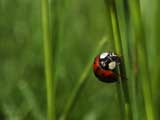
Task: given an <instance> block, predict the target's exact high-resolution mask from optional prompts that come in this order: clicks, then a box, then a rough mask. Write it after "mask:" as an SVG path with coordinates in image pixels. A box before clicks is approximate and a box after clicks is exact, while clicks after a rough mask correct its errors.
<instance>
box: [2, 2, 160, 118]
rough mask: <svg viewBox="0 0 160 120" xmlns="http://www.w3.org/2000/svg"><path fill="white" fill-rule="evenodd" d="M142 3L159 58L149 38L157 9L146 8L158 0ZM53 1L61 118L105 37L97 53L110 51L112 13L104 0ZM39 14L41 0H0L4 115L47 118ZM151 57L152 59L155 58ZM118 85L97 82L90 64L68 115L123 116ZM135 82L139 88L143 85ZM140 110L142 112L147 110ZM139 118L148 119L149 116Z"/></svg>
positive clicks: (148, 31)
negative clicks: (70, 97)
mask: <svg viewBox="0 0 160 120" xmlns="http://www.w3.org/2000/svg"><path fill="white" fill-rule="evenodd" d="M141 2H142V6H141V7H142V13H143V18H144V21H145V22H144V26H145V30H146V33H151V34H147V35H148V36H147V35H146V36H147V41H148V42H147V45H148V48H149V49H148V50H149V53H151V55H152V56H153V57H154V58H155V56H154V55H153V54H152V53H153V52H154V50H153V51H152V50H151V49H150V48H153V46H152V45H153V44H150V43H152V41H151V39H152V38H153V36H156V35H157V34H156V33H155V34H156V35H155V34H153V33H152V32H154V27H155V25H153V24H152V23H153V21H154V20H152V19H151V18H153V17H154V15H155V14H154V15H153V13H154V9H152V10H151V11H150V9H147V8H150V6H149V5H151V8H154V6H155V4H150V3H149V2H146V1H145V0H141ZM50 4H51V7H52V8H51V15H52V16H53V18H54V19H53V20H54V22H53V23H54V24H53V30H54V32H53V31H52V32H53V33H52V34H53V36H54V38H55V39H56V41H58V42H57V43H56V45H55V46H56V47H57V53H58V54H57V56H56V57H57V58H56V59H57V61H56V67H55V72H56V117H57V120H58V119H59V118H60V116H61V114H62V112H63V110H64V106H65V105H66V101H67V100H68V98H69V96H70V93H71V92H72V90H73V87H74V86H75V85H76V84H77V82H78V79H79V77H80V76H81V74H82V72H83V71H84V68H85V66H86V65H87V64H88V62H89V61H90V59H93V58H94V56H93V55H94V54H93V53H96V49H97V46H98V44H99V42H100V41H101V40H102V39H105V40H106V43H105V44H104V45H103V47H102V48H101V50H100V51H99V52H102V51H106V50H110V51H112V50H113V49H114V47H113V46H114V44H113V35H112V29H111V21H110V13H109V11H108V9H106V6H105V4H104V1H103V0H54V1H52V3H50ZM118 9H121V8H118ZM55 13H56V14H55ZM152 15H153V16H152ZM150 16H152V17H150ZM155 16H156V15H155ZM41 18H42V16H41V2H40V1H39V0H23V1H22V0H0V63H1V66H0V120H47V108H46V106H47V99H46V85H45V84H46V83H45V73H44V50H43V37H42V35H43V32H42V22H41ZM156 29H158V28H156ZM122 32H124V31H122ZM156 38H158V37H157V36H156V37H155V39H156ZM130 44H132V43H130ZM150 50H151V51H150ZM131 53H133V51H132V52H131ZM130 56H131V57H133V56H132V55H130ZM158 58H159V57H158ZM148 60H149V63H151V64H152V62H151V58H148ZM151 68H152V66H151ZM153 68H154V67H153ZM137 83H138V82H137V81H136V84H137ZM157 83H159V82H157V81H156V82H154V83H153V86H154V85H155V86H156V87H155V88H154V87H153V88H152V89H154V90H155V91H156V92H154V90H153V92H154V93H153V94H154V95H155V96H156V97H155V99H154V103H155V106H156V105H157V106H159V104H158V103H159V102H158V98H159V97H160V94H159V93H157V90H158V89H157V88H158V85H159V84H157ZM115 84H116V83H113V84H104V83H101V82H99V81H98V80H97V79H96V78H95V76H94V75H93V73H92V69H91V68H90V72H89V75H88V76H87V81H86V83H85V84H84V86H83V88H82V89H81V92H80V94H79V95H78V97H77V101H76V103H75V104H74V107H73V109H72V110H71V112H70V113H69V118H68V119H69V120H121V119H122V115H121V108H120V107H119V99H118V95H117V87H116V86H115ZM131 86H132V85H131ZM135 86H136V87H137V89H138V92H139V89H140V88H139V87H140V86H139V85H135ZM132 87H133V86H132ZM135 89H136V88H135ZM134 97H135V96H134ZM136 97H137V98H139V100H138V102H139V103H138V105H139V106H140V107H141V106H142V107H144V105H143V104H144V103H143V99H141V93H138V95H137V96H136ZM141 103H142V104H141ZM141 110H142V109H141ZM156 110H158V109H156ZM137 112H140V114H142V115H144V111H137ZM135 120H145V117H144V118H143V117H141V119H135ZM148 120H151V119H148ZM157 120H158V119H157Z"/></svg>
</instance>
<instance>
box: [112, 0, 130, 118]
mask: <svg viewBox="0 0 160 120" xmlns="http://www.w3.org/2000/svg"><path fill="white" fill-rule="evenodd" d="M109 12H110V17H111V24H112V31H113V39H114V46H115V51H116V52H117V53H118V54H119V55H122V63H121V64H120V74H121V75H123V76H125V77H126V71H125V64H124V59H123V50H122V45H121V36H120V29H119V23H118V17H117V11H116V5H115V1H114V0H113V1H110V2H109ZM119 83H120V84H119ZM119 83H118V84H117V86H118V93H119V94H121V98H120V99H121V102H122V103H121V104H123V108H124V117H125V118H124V119H125V120H131V119H132V117H131V107H130V101H129V90H128V85H127V81H126V79H124V78H121V79H120V80H119Z"/></svg>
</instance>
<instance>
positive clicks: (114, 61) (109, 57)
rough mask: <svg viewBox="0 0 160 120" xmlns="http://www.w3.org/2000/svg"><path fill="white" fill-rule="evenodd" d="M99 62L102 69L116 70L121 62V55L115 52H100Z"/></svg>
mask: <svg viewBox="0 0 160 120" xmlns="http://www.w3.org/2000/svg"><path fill="white" fill-rule="evenodd" d="M99 64H100V66H101V68H102V69H105V70H114V69H115V68H116V66H117V65H119V64H120V57H119V56H118V55H116V54H114V53H113V52H105V53H102V54H100V56H99Z"/></svg>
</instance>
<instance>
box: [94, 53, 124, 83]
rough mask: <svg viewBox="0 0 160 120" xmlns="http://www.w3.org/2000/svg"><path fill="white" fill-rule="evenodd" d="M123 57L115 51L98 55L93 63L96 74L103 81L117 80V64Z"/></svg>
mask: <svg viewBox="0 0 160 120" xmlns="http://www.w3.org/2000/svg"><path fill="white" fill-rule="evenodd" d="M120 63H121V57H120V56H118V55H116V54H115V53H113V52H104V53H101V54H100V55H98V56H96V58H95V59H94V64H93V71H94V74H95V76H96V77H97V78H98V79H99V80H100V81H103V82H116V81H117V80H118V77H119V75H118V73H117V66H118V65H119V64H120Z"/></svg>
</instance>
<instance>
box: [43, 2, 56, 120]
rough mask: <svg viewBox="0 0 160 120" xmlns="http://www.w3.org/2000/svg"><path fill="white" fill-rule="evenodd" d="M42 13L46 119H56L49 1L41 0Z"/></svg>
mask: <svg viewBox="0 0 160 120" xmlns="http://www.w3.org/2000/svg"><path fill="white" fill-rule="evenodd" d="M41 9H42V11H41V13H42V30H43V41H44V59H45V74H46V89H47V109H48V120H56V113H55V80H54V73H55V70H54V58H53V47H52V46H53V44H54V43H53V41H52V37H51V28H50V26H51V23H50V22H51V21H50V20H51V18H50V15H49V13H50V9H49V1H48V0H41Z"/></svg>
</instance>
